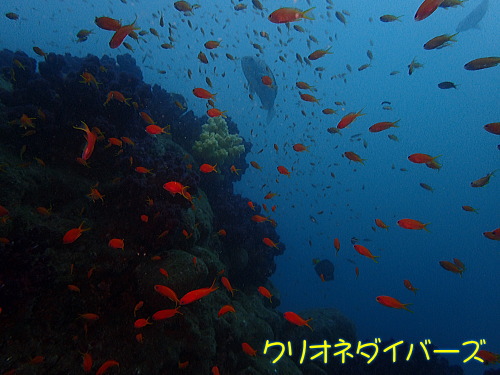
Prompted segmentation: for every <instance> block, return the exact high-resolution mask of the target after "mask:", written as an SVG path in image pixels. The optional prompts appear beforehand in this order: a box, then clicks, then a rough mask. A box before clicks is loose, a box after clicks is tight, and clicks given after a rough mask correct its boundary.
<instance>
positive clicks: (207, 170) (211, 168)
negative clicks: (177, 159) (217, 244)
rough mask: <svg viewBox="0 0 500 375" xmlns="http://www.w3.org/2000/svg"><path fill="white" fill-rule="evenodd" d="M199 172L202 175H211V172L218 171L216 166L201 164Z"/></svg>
mask: <svg viewBox="0 0 500 375" xmlns="http://www.w3.org/2000/svg"><path fill="white" fill-rule="evenodd" d="M200 172H203V173H211V172H215V173H219V171H218V170H217V164H215V165H210V164H202V165H200Z"/></svg>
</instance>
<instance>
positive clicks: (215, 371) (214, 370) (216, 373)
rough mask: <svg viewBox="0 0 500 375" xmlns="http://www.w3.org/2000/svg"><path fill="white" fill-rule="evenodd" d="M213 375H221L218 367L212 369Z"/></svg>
mask: <svg viewBox="0 0 500 375" xmlns="http://www.w3.org/2000/svg"><path fill="white" fill-rule="evenodd" d="M212 375H220V372H219V368H218V367H217V366H214V367H212Z"/></svg>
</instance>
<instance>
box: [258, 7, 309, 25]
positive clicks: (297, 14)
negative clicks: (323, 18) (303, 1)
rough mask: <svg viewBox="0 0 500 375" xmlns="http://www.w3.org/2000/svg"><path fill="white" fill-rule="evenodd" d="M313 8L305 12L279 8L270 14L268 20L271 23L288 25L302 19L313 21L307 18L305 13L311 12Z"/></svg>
mask: <svg viewBox="0 0 500 375" xmlns="http://www.w3.org/2000/svg"><path fill="white" fill-rule="evenodd" d="M313 9H314V7H313V8H309V9H307V10H304V11H302V10H300V9H297V8H280V9H277V10H275V11H274V12H272V13H271V14H270V15H269V17H268V19H269V21H271V22H272V23H288V22H295V21H300V20H301V19H302V18H305V19H308V20H314V18H312V17H309V16H307V13H308V12H310V11H311V10H313Z"/></svg>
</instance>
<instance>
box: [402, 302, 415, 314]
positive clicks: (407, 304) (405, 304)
mask: <svg viewBox="0 0 500 375" xmlns="http://www.w3.org/2000/svg"><path fill="white" fill-rule="evenodd" d="M409 305H413V303H404V304H403V309H405V310H406V311H409V312H411V313H412V312H413V311H411V310H410V309H409V308H408V307H406V306H409Z"/></svg>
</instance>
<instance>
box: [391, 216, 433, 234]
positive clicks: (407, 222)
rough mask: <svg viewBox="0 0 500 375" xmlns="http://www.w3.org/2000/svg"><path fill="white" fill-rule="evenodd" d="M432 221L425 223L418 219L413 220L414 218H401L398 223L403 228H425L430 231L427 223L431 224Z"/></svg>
mask: <svg viewBox="0 0 500 375" xmlns="http://www.w3.org/2000/svg"><path fill="white" fill-rule="evenodd" d="M429 224H430V223H427V224H423V223H421V222H420V221H418V220H413V219H401V220H398V225H399V226H400V227H401V228H404V229H414V230H421V229H423V230H425V231H427V232H429V230H428V229H427V225H429Z"/></svg>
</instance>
